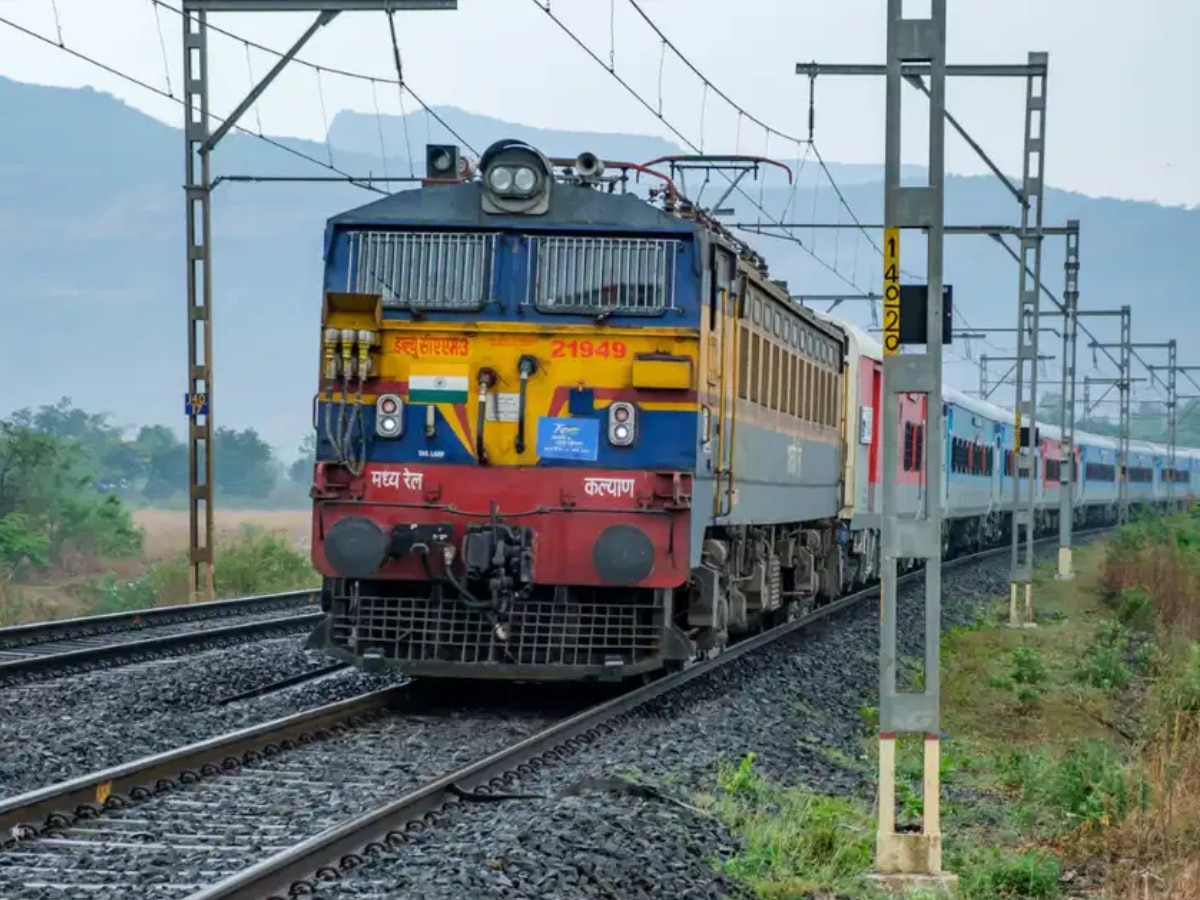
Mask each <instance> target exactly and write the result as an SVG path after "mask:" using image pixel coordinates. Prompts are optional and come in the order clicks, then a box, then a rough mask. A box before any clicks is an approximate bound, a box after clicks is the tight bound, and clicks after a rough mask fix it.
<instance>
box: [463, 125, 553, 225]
mask: <svg viewBox="0 0 1200 900" xmlns="http://www.w3.org/2000/svg"><path fill="white" fill-rule="evenodd" d="M479 170H480V172H482V173H483V191H482V201H481V202H482V206H483V211H484V212H486V213H492V214H507V215H533V216H539V215H544V214H545V213H546V212H547V210H549V209H550V193H551V191H552V189H553V184H554V178H553V173H552V170H551V167H550V161H549V160H547V159H546V157H545V156H543V155H542V154H541V153H540V152H539V151H538V150H536V149H535V148H533V147H531V146H529V145H528V144H526V143H524V142H523V141H514V140H504V141H497V142H496V143H494V144H492V146H490V147H488V149H487V150H486V151H484V154H483V156H482V158H481V159H480V160H479Z"/></svg>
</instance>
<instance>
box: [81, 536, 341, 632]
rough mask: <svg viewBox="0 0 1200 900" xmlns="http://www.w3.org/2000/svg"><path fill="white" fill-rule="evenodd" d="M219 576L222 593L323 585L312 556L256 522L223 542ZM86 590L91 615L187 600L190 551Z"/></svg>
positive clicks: (237, 594) (84, 597) (218, 558)
mask: <svg viewBox="0 0 1200 900" xmlns="http://www.w3.org/2000/svg"><path fill="white" fill-rule="evenodd" d="M213 580H214V582H215V585H216V594H217V596H218V597H244V596H246V595H249V594H270V593H274V592H276V591H288V590H297V589H299V588H303V587H316V586H317V585H318V584H319V579H318V578H317V575H316V573H315V572H314V571H313V568H312V564H311V563H310V562H309V559H308V557H307V556H306V555H304V554H301V553H297V552H296V551H295V550H293V549H292V548H291V547H290V546H288V544H287V542H286V541H285V540H283V539H281V538H279V537H277V536H275V535H271V534H266V533H265V532H264V531H263V530H262V529H261V528H255V527H253V526H250V525H243V526H242V531H241V533H240V534H239V535H238V536H237V537H236V538H235V539H234V540H232V541H229V542H226V543H224V544H219V545H218V546H217V556H216V563H215V565H214V568H213ZM80 595H81V596H80V599H81V611H82V612H83V613H84V614H85V615H95V614H100V613H109V612H121V611H125V610H133V609H146V608H148V607H151V606H168V605H170V604H172V603H186V602H187V597H188V562H187V556H186V555H180V556H179V558H177V559H175V560H172V561H170V562H165V563H159V564H158V565H155V566H152V567H151V568H150V570H149V571H148V572H147V573H146V574H145V575H142V576H141V577H139V578H134V579H131V580H128V581H119V580H118V579H117V578H116V576H115V575H113V574H111V573H110V574H109V575H107V576H106V577H105V578H104V579H102V580H100V581H99V582H94V583H91V584H88V585H86V586H85V587H84V588H83V589H82V590H81V591H80Z"/></svg>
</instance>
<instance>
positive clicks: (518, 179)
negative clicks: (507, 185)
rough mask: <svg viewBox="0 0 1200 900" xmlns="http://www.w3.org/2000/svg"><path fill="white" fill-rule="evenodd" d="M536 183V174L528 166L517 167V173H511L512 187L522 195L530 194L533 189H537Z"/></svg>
mask: <svg viewBox="0 0 1200 900" xmlns="http://www.w3.org/2000/svg"><path fill="white" fill-rule="evenodd" d="M537 183H538V177H537V172H535V171H533V169H531V168H529V167H528V166H519V167H518V168H517V171H516V172H514V173H513V187H514V188H516V189H517V190H518V191H520V192H521V193H522V194H532V193H533V189H534V188H536V187H537Z"/></svg>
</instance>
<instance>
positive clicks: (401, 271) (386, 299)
mask: <svg viewBox="0 0 1200 900" xmlns="http://www.w3.org/2000/svg"><path fill="white" fill-rule="evenodd" d="M498 238H499V234H497V233H495V232H491V233H486V232H469V231H382V230H378V231H377V230H370V231H365V230H363V231H359V230H356V231H351V232H350V233H349V253H350V260H349V263H350V264H349V267H348V273H347V276H348V277H347V280H348V282H349V284H348V285H347V290H349V291H351V292H354V293H361V294H379V295H380V296H381V297H382V299H383V307H384V309H407V310H420V309H439V310H458V311H463V312H470V311H478V310H481V309H483V307H484V306H486V305H487V304H488V303H489V302H491V301H492V300H494V299H496V297H495V293H496V291H495V287H496V247H497V241H498Z"/></svg>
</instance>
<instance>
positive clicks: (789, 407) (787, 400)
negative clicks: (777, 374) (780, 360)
mask: <svg viewBox="0 0 1200 900" xmlns="http://www.w3.org/2000/svg"><path fill="white" fill-rule="evenodd" d="M783 392H784V401H783V406H784V412H786V413H787V414H788V415H789V416H794V415H796V354H795V353H793V352H792V348H791V347H790V346H789V347H788V348H787V352H786V353H785V354H784V367H783Z"/></svg>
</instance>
